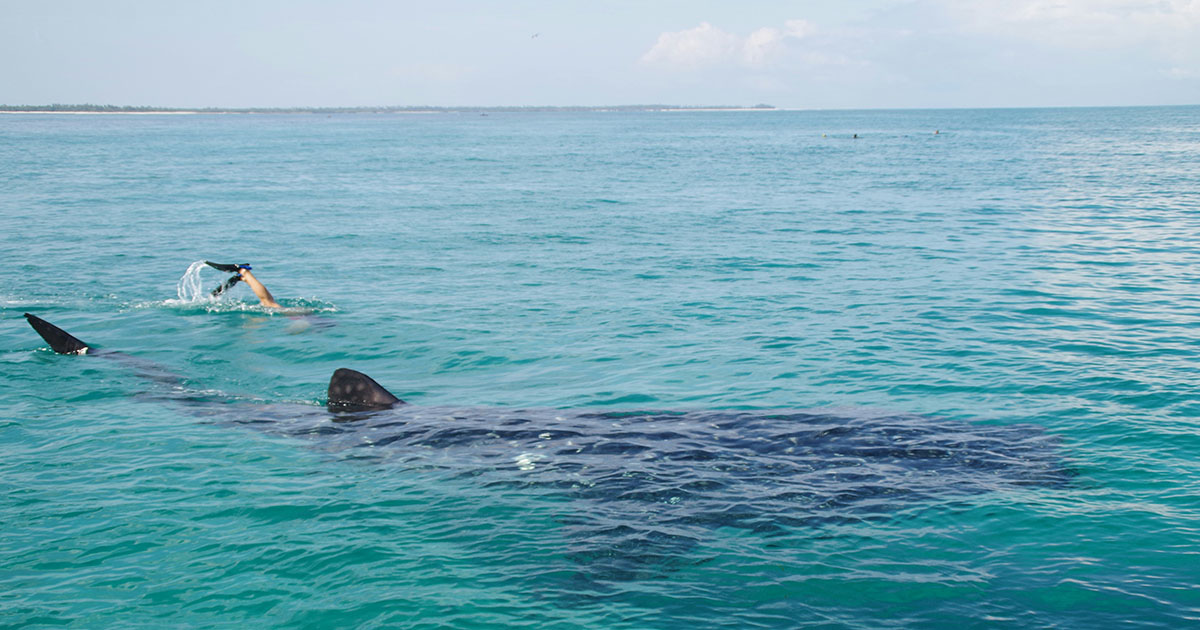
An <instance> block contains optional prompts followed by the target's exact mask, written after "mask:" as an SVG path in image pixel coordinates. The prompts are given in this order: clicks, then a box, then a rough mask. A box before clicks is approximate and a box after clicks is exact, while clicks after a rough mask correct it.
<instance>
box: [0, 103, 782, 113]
mask: <svg viewBox="0 0 1200 630" xmlns="http://www.w3.org/2000/svg"><path fill="white" fill-rule="evenodd" d="M775 110H776V108H775V107H774V106H772V105H765V104H760V105H753V106H739V105H715V106H714V105H697V106H690V105H614V106H608V107H603V106H595V107H587V106H578V107H576V106H566V107H551V106H545V107H540V106H538V107H237V108H224V107H201V108H174V107H144V106H124V105H60V104H55V105H0V114H134V115H145V114H177V115H188V114H325V115H332V114H501V113H503V114H509V113H542V112H557V113H571V112H740V111H775Z"/></svg>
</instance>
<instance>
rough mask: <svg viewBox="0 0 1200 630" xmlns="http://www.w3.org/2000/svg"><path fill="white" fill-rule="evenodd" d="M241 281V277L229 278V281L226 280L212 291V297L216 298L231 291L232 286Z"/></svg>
mask: <svg viewBox="0 0 1200 630" xmlns="http://www.w3.org/2000/svg"><path fill="white" fill-rule="evenodd" d="M241 280H242V277H241V276H233V277H231V278H230V279H228V280H226V281H225V282H224V283H222V284H221V286H219V287H217V288H215V289H213V290H212V296H213V297H217V296H219V295H221V294H222V293H224V292H226V291H228V290H230V289H232V288H233V285H235V284H237V283H238V282H241Z"/></svg>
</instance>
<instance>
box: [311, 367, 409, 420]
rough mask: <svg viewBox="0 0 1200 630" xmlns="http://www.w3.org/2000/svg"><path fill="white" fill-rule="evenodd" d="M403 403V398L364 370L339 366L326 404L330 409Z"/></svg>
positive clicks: (359, 408)
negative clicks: (358, 370) (377, 381)
mask: <svg viewBox="0 0 1200 630" xmlns="http://www.w3.org/2000/svg"><path fill="white" fill-rule="evenodd" d="M403 404H404V401H403V400H400V399H399V398H396V397H395V396H393V395H392V393H391V392H389V391H388V390H386V389H384V388H383V385H380V384H379V383H376V382H375V379H373V378H371V377H370V376H367V375H366V374H363V373H362V372H356V371H354V370H351V369H349V368H338V369H337V370H336V371H335V372H334V373H333V376H332V377H330V379H329V400H328V402H327V403H326V405H327V406H328V407H329V408H330V409H346V410H352V411H358V410H368V409H388V408H389V407H392V406H394V405H403Z"/></svg>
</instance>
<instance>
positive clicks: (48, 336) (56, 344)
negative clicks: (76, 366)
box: [25, 313, 92, 354]
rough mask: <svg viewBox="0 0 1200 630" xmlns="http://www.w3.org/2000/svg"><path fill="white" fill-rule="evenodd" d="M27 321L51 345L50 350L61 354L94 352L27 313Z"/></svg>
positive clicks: (61, 331)
mask: <svg viewBox="0 0 1200 630" xmlns="http://www.w3.org/2000/svg"><path fill="white" fill-rule="evenodd" d="M25 319H27V320H29V325H30V326H33V329H34V330H36V331H37V333H38V334H39V335H41V336H42V339H45V340H46V343H48V344H50V349H51V350H53V351H55V352H57V353H59V354H87V353H88V352H91V351H92V349H91V348H89V347H88V345H87V344H86V343H83V342H82V341H80V340H78V339H76V338H74V337H72V336H71V335H69V334H67V331H65V330H63V329H61V328H59V327H58V326H55V325H54V324H51V323H50V322H48V321H46V320H44V319H42V318H40V317H38V316H36V315H30V314H29V313H25Z"/></svg>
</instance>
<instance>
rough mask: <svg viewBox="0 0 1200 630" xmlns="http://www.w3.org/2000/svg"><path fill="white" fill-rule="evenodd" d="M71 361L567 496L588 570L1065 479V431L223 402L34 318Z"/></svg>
mask: <svg viewBox="0 0 1200 630" xmlns="http://www.w3.org/2000/svg"><path fill="white" fill-rule="evenodd" d="M25 317H26V319H27V320H28V321H29V323H30V325H32V326H33V328H34V329H35V330H36V331H37V332H38V333H39V334H40V335H41V336H42V337H43V339H45V340H46V342H47V343H48V344H50V347H51V349H53V350H54V351H55V352H58V353H60V354H78V355H95V356H101V357H109V358H113V359H117V360H119V361H121V362H123V363H127V364H130V365H131V366H132V367H133V369H135V371H136V372H137V373H138V374H139V375H140V376H143V377H146V378H149V379H151V380H154V381H157V382H159V383H161V384H165V385H169V387H161V388H159V389H162V390H163V391H162V392H161V393H160V394H158V395H156V396H154V397H156V398H158V399H160V400H164V401H172V402H176V403H181V404H184V405H186V406H187V409H188V411H189V412H190V413H193V414H195V415H198V416H201V417H204V418H206V419H214V418H215V419H216V420H217V421H219V422H227V423H228V424H231V425H245V426H249V427H251V428H254V429H256V430H260V431H265V432H268V433H271V434H276V435H284V436H288V437H290V438H294V439H298V440H304V441H306V442H307V443H309V444H311V445H313V446H314V447H315V448H318V449H320V450H324V451H329V452H335V453H340V454H344V456H346V457H348V458H355V459H358V458H365V459H380V460H387V461H392V462H401V463H399V464H397V465H399V466H401V467H403V466H406V465H407V466H414V467H420V468H422V469H424V470H428V469H429V468H431V467H432V468H441V469H444V470H445V471H446V472H447V473H448V474H450V475H452V476H455V477H462V478H471V479H477V480H478V482H479V483H481V484H489V485H496V486H500V487H503V488H505V489H508V490H512V489H517V490H525V491H528V492H531V493H542V494H547V493H549V494H553V495H555V496H559V497H563V498H565V499H567V500H568V501H569V502H570V505H571V508H570V510H569V513H568V515H566V516H564V517H563V519H562V524H563V527H564V528H566V529H567V530H568V531H569V533H570V539H571V541H572V543H571V544H572V549H571V550H570V551H569V555H570V556H571V557H572V558H574V559H576V560H577V561H579V562H580V563H581V564H583V565H584V566H586V567H587V572H588V573H589V574H590V575H597V574H598V575H602V576H603V577H604V578H605V579H617V580H620V579H636V577H638V576H640V575H644V574H645V572H646V571H658V570H661V568H662V567H663V566H669V565H670V564H671V563H672V562H675V561H678V560H679V559H680V558H683V557H686V556H687V555H688V554H689V550H691V549H692V548H694V547H695V546H696V545H699V544H702V541H703V540H704V537H705V535H706V532H711V531H712V530H714V529H716V528H724V527H730V528H737V529H741V530H750V531H753V532H756V533H760V534H764V535H772V534H776V533H784V532H787V531H789V530H792V529H793V528H797V527H813V528H815V527H823V526H827V525H838V524H853V523H857V522H863V521H874V520H879V519H887V518H892V517H894V516H895V515H897V514H899V513H902V512H905V511H906V510H907V509H909V508H914V507H915V508H917V509H920V508H922V507H936V506H945V505H948V504H953V503H955V502H957V501H962V500H966V499H967V498H969V497H972V496H978V495H982V494H986V493H1002V492H1016V491H1023V490H1027V489H1030V488H1058V487H1062V486H1064V485H1065V484H1068V483H1069V482H1070V479H1071V477H1072V473H1071V472H1070V469H1069V468H1068V467H1067V466H1066V464H1065V463H1064V461H1063V459H1062V456H1061V454H1060V449H1059V448H1058V442H1059V439H1058V437H1057V436H1055V435H1053V434H1050V433H1047V432H1046V431H1045V430H1044V429H1043V428H1042V427H1040V426H1037V425H1032V424H1016V425H1012V424H1009V425H997V424H978V423H968V422H963V421H957V420H950V419H940V418H933V417H927V416H920V415H905V414H900V415H894V414H886V415H872V414H852V413H838V414H831V413H820V412H803V411H773V412H764V411H702V410H692V411H609V412H604V411H578V410H576V411H569V410H553V409H551V410H539V409H532V410H523V409H522V410H507V409H495V408H491V409H489V408H470V407H467V408H463V407H454V408H447V407H422V406H419V405H409V404H406V403H404V401H402V400H400V399H399V398H397V397H396V396H394V395H393V394H391V392H389V391H388V390H387V389H386V388H384V387H383V386H382V385H380V384H379V383H377V382H376V381H375V380H374V379H372V378H371V377H369V376H367V375H365V374H362V373H360V372H357V371H354V370H351V369H347V368H341V369H338V370H337V371H335V372H334V373H333V375H332V377H331V378H330V381H329V388H328V399H327V402H326V406H325V407H324V408H321V407H318V406H314V405H303V404H251V403H244V404H229V401H228V400H217V399H214V397H213V396H212V394H211V393H207V392H206V393H203V394H201V393H199V392H195V391H190V390H187V389H186V388H185V387H182V386H181V385H180V383H181V382H182V381H180V380H179V379H178V378H177V377H173V376H172V375H170V374H169V373H168V372H167V371H166V370H163V369H156V368H155V367H154V366H153V364H148V363H141V362H139V361H137V360H136V359H134V358H132V357H129V356H128V355H124V354H122V353H119V352H113V351H105V350H98V349H95V348H94V347H93V346H91V345H90V344H87V343H85V342H82V341H80V340H79V339H77V338H75V337H73V336H72V335H70V334H69V333H66V332H65V331H63V330H62V329H60V328H58V327H56V326H54V325H53V324H50V323H49V322H46V321H45V320H42V319H40V318H38V317H36V316H34V315H30V314H26V315H25Z"/></svg>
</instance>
